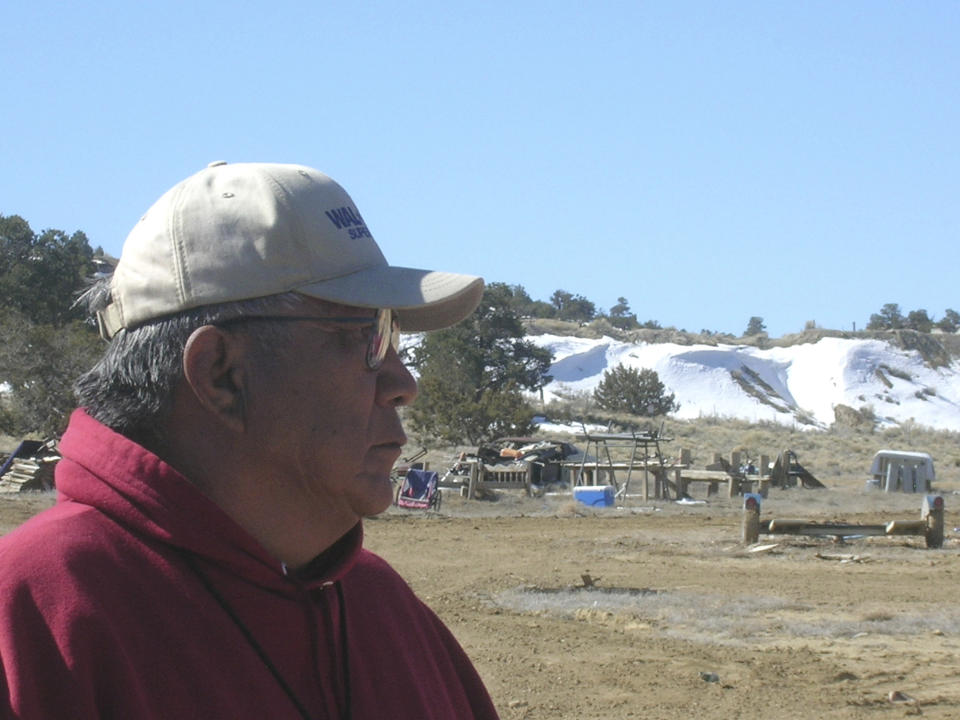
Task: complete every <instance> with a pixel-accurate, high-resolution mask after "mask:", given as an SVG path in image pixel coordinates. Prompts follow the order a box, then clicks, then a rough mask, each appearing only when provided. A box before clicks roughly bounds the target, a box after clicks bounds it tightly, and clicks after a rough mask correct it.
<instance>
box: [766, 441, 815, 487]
mask: <svg viewBox="0 0 960 720" xmlns="http://www.w3.org/2000/svg"><path fill="white" fill-rule="evenodd" d="M798 482H799V483H800V484H802V485H803V487H805V488H809V489H817V488H822V487H824V484H823V483H822V482H820V481H819V480H817V479H816V478H815V477H814V476H813V473H811V472H810V471H809V470H807V469H806V468H805V467H803V465H801V464H800V461H799V460H798V459H797V454H796V453H795V452H794V451H793V450H784V451H783V452H782V453H780V454H779V455H778V456H777V460H776V462H774V464H773V469H772V470H771V471H770V484H771V485H773V486H774V487H779V488H791V487H796V486H797V483H798Z"/></svg>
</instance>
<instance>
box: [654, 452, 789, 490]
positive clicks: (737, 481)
mask: <svg viewBox="0 0 960 720" xmlns="http://www.w3.org/2000/svg"><path fill="white" fill-rule="evenodd" d="M690 464H691V454H690V451H689V450H687V449H681V450H680V462H679V463H677V464H675V465H674V466H673V473H674V481H673V483H674V485H675V486H676V489H677V497H678V498H688V497H690V486H691V485H692V484H693V483H697V482H702V483H706V484H707V496H708V497H709V496H711V495H716V494H717V493H718V490H719V488H720V486H721V485H725V486H726V493H725V494H726V496H727V497H730V498H732V497H736V496H737V495H742V494H743V493H747V492H751V491H752V490H756V491H757V492H759V493H760V494H761V495H762V496H763V497H766V496H767V489H768V487H769V485H770V477H769V476H768V475H765V474H763V470H764V469H765V468H766V467H767V465H768V459H767V456H766V455H761V456H760V469H759V473H758V474H747V473H745V472H743V471H742V470H741V467H742V466H741V462H740V453H739V452H737V451H736V450H735V451H733V452H732V453H730V461H729V462H728V461H727V460H725V459H724V458H723V457H722V456H721V455H720V453H714V456H713V462H712V463H711V464H709V465H707V467H706V468H705V469H697V468H691V467H690Z"/></svg>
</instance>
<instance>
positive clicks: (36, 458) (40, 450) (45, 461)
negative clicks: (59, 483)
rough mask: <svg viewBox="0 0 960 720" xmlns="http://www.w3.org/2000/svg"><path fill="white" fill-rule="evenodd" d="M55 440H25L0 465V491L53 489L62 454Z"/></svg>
mask: <svg viewBox="0 0 960 720" xmlns="http://www.w3.org/2000/svg"><path fill="white" fill-rule="evenodd" d="M55 445H56V443H55V441H53V440H48V441H46V442H41V441H39V440H24V441H23V442H22V443H20V445H19V446H18V447H17V449H16V450H14V451H13V454H11V455H10V457H9V458H7V460H6V462H4V463H2V465H0V493H18V492H24V491H31V490H52V489H53V486H54V479H53V471H54V468H55V467H56V464H57V462H58V461H59V460H60V456H59V455H58V454H57V453H56V450H55Z"/></svg>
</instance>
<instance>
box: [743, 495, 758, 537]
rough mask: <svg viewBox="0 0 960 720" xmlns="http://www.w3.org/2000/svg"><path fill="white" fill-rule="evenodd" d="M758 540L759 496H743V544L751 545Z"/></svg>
mask: <svg viewBox="0 0 960 720" xmlns="http://www.w3.org/2000/svg"><path fill="white" fill-rule="evenodd" d="M759 539H760V495H759V494H757V493H744V494H743V542H744V544H746V545H752V544H753V543H755V542H757V541H758V540H759Z"/></svg>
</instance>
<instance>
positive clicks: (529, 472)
mask: <svg viewBox="0 0 960 720" xmlns="http://www.w3.org/2000/svg"><path fill="white" fill-rule="evenodd" d="M523 484H524V485H525V486H526V490H527V497H529V496H530V494H531V492H532V490H531V487H532V485H533V463H532V462H528V463H527V473H526V476H525V477H524V480H523Z"/></svg>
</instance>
